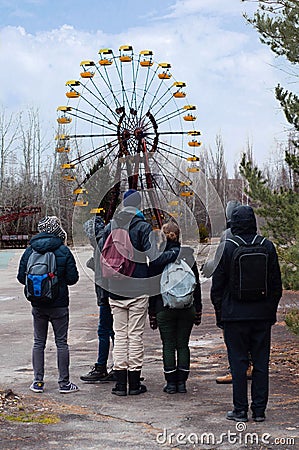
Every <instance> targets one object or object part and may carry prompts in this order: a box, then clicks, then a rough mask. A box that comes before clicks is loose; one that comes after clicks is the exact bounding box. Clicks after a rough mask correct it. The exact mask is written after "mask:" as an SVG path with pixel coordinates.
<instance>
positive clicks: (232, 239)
mask: <svg viewBox="0 0 299 450" xmlns="http://www.w3.org/2000/svg"><path fill="white" fill-rule="evenodd" d="M225 241H226V242H232V243H233V244H235V245H236V246H237V247H240V246H242V245H247V242H246V241H244V239H242V238H241V236H238V235H233V236H232V237H230V238H227V239H225Z"/></svg>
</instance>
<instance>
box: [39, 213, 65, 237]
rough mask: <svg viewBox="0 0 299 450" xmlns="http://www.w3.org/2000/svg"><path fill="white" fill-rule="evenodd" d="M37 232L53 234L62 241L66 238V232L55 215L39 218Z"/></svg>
mask: <svg viewBox="0 0 299 450" xmlns="http://www.w3.org/2000/svg"><path fill="white" fill-rule="evenodd" d="M37 229H38V231H39V233H49V234H54V235H55V236H57V237H59V238H60V239H61V240H62V241H64V240H65V239H66V232H65V231H64V229H63V228H62V226H61V225H60V220H59V219H58V217H56V216H46V217H44V218H43V219H41V220H40V221H39V222H38V224H37Z"/></svg>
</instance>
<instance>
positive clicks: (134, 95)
mask: <svg viewBox="0 0 299 450" xmlns="http://www.w3.org/2000/svg"><path fill="white" fill-rule="evenodd" d="M139 63H140V55H139V57H138V60H137V67H136V71H134V59H133V61H132V77H133V80H132V82H133V92H132V97H131V103H130V110H132V109H133V104H134V109H135V111H137V92H136V86H137V79H138V73H139Z"/></svg>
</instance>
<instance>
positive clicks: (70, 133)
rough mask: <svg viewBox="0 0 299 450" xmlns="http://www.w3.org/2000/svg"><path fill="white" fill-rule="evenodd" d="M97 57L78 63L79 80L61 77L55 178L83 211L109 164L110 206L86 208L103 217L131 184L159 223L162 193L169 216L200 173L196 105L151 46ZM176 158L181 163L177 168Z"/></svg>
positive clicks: (104, 52)
mask: <svg viewBox="0 0 299 450" xmlns="http://www.w3.org/2000/svg"><path fill="white" fill-rule="evenodd" d="M98 53H99V57H98V60H97V61H92V60H84V61H81V63H80V68H81V71H80V78H79V79H73V80H68V81H67V82H66V87H67V92H66V97H67V99H68V101H67V104H66V105H64V106H59V107H58V108H57V113H58V117H57V122H58V131H57V135H56V141H57V142H56V151H57V152H58V153H59V158H60V162H61V170H62V177H63V179H64V180H65V182H66V183H70V184H71V186H72V187H73V195H74V196H75V197H74V200H73V204H74V206H75V207H79V208H84V207H85V208H86V207H87V208H88V207H89V209H90V206H91V205H90V201H89V198H88V195H89V194H88V189H87V188H86V186H87V185H88V183H89V185H90V180H91V178H92V176H93V175H94V174H95V173H96V172H97V170H98V169H100V168H103V167H108V171H109V177H110V180H112V182H111V189H110V190H109V195H110V197H109V205H108V207H107V208H105V211H104V208H102V204H101V203H100V204H98V205H96V206H95V205H93V206H95V207H93V208H92V209H90V212H91V213H95V214H99V213H102V212H103V213H104V218H105V220H106V221H108V220H110V219H111V217H112V215H113V213H114V211H115V209H116V206H117V204H118V202H119V198H120V195H121V192H122V191H124V190H125V189H128V188H129V189H136V190H140V191H143V192H144V195H146V196H148V198H149V204H150V205H151V210H152V211H151V217H152V219H153V220H155V222H156V225H157V227H161V225H162V223H163V221H164V219H165V215H164V214H163V212H162V209H161V207H160V199H161V196H164V195H165V194H164V192H165V190H168V191H171V192H172V193H173V197H172V199H171V200H170V201H168V205H169V214H168V215H170V216H173V217H175V216H176V215H177V214H179V211H178V206H179V203H180V202H181V201H185V202H186V201H187V200H188V198H189V197H192V196H193V191H192V182H193V180H192V178H193V177H194V176H196V174H197V173H198V172H199V156H198V149H199V147H200V145H201V142H200V141H199V136H200V134H201V133H200V131H198V130H197V129H195V128H194V124H195V122H196V115H195V110H196V106H195V105H193V104H190V103H188V102H187V101H186V99H187V95H186V92H185V88H186V83H185V82H183V81H176V80H175V79H174V77H173V75H172V72H171V64H170V63H168V62H161V63H156V62H155V61H154V58H153V52H152V51H151V50H142V51H140V52H139V53H134V51H133V47H132V46H131V45H122V46H121V47H120V48H119V51H118V53H117V54H115V53H114V52H113V50H112V49H110V48H105V49H100V50H99V52H98ZM178 159H179V160H180V161H184V164H183V166H181V165H180V164H178V162H177V161H178Z"/></svg>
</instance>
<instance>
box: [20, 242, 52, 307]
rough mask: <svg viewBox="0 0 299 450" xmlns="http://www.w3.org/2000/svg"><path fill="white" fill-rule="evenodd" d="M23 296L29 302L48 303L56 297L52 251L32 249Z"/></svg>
mask: <svg viewBox="0 0 299 450" xmlns="http://www.w3.org/2000/svg"><path fill="white" fill-rule="evenodd" d="M25 296H26V298H27V300H29V301H30V302H32V301H34V302H40V303H41V304H42V303H49V302H52V301H53V300H55V299H56V298H57V297H58V277H57V269H56V257H55V255H54V253H53V252H46V253H38V252H37V251H35V250H32V253H31V255H30V256H29V259H28V262H27V269H26V278H25Z"/></svg>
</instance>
